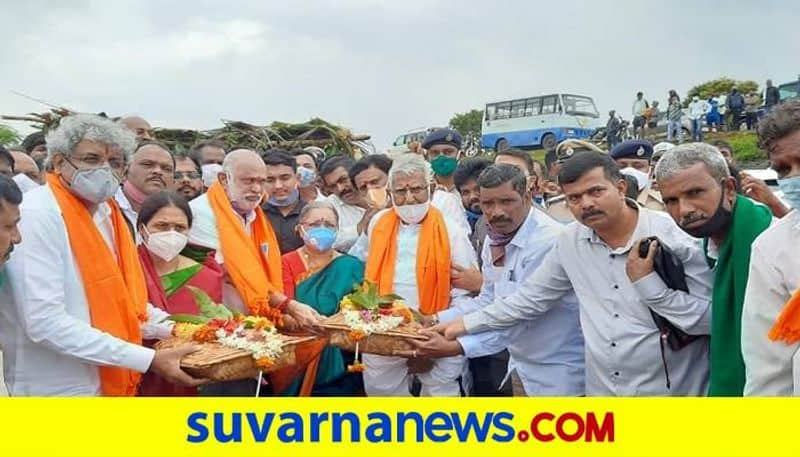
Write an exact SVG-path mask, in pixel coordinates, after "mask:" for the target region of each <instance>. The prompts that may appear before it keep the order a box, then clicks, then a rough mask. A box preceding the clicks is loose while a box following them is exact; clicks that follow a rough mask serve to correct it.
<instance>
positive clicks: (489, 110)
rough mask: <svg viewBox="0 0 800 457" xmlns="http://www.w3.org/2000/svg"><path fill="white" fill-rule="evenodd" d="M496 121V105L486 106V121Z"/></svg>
mask: <svg viewBox="0 0 800 457" xmlns="http://www.w3.org/2000/svg"><path fill="white" fill-rule="evenodd" d="M495 119H497V105H486V120H487V121H493V120H495Z"/></svg>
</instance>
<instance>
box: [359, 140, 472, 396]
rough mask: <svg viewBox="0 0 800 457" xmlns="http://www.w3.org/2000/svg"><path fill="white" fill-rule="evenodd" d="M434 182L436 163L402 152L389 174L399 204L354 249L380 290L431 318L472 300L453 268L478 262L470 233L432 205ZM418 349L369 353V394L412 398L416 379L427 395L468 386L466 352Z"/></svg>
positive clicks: (373, 223)
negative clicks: (427, 354)
mask: <svg viewBox="0 0 800 457" xmlns="http://www.w3.org/2000/svg"><path fill="white" fill-rule="evenodd" d="M434 186H435V183H434V180H433V172H432V170H431V166H430V164H429V163H427V162H426V161H425V160H424V159H423V158H422V157H420V156H419V155H416V154H403V155H401V156H400V157H398V158H396V159H395V160H394V162H393V163H392V167H391V169H390V170H389V175H388V191H389V195H390V196H391V200H392V207H391V208H387V209H383V210H381V211H380V212H378V213H377V214H376V215H375V216H374V217H373V218H372V220H371V221H370V223H369V227H368V228H367V231H366V233H365V234H364V235H362V236H361V237H359V239H358V241H357V242H356V245H355V246H354V247H353V249H351V251H350V252H351V254H352V253H357V255H356V256H357V257H361V258H362V259H363V260H366V270H365V274H364V278H365V279H366V280H367V281H370V282H374V283H377V285H378V289H379V290H380V293H382V294H387V293H390V292H393V293H396V294H398V295H400V296H401V297H403V298H404V300H405V302H406V304H407V305H408V306H409V307H410V308H412V309H414V310H416V311H419V312H420V313H422V314H423V315H425V316H429V317H430V318H432V317H433V316H434V315H435V314H436V313H437V312H439V311H443V310H445V309H450V308H458V307H460V306H462V305H463V304H465V303H466V302H468V301H469V295H468V291H466V290H463V289H459V288H456V287H454V286H452V284H451V268H452V267H455V266H460V267H470V266H472V265H475V264H476V263H477V259H476V257H475V251H474V250H473V249H472V244H471V243H470V241H469V238H468V236H467V233H466V232H465V231H464V230H462V229H461V228H460V227H459V226H458V225H457V224H456V223H454V222H452V221H451V219H450V214H448V213H445V212H444V211H441V210H440V209H437V208H436V207H435V204H433V203H432V200H433V198H432V195H433V189H434ZM459 206H460V203H459ZM461 215H462V216H463V210H462V211H461ZM416 355H417V354H416V352H413V351H412V352H411V353H410V354H408V355H407V356H406V357H408V358H403V357H386V356H380V355H372V354H365V355H364V357H363V361H364V364H365V365H366V369H365V370H364V389H365V391H366V393H367V395H370V396H409V395H410V390H409V386H410V384H411V382H412V380H413V378H414V377H416V378H417V380H419V382H420V384H421V390H420V395H422V396H458V395H460V394H462V393H463V392H465V391H467V390H468V386H464V385H461V384H460V382H459V381H460V380H461V376H462V374H464V373H465V372H466V359H465V358H464V356H462V355H455V356H452V357H443V358H439V359H436V360H430V359H427V358H422V357H416Z"/></svg>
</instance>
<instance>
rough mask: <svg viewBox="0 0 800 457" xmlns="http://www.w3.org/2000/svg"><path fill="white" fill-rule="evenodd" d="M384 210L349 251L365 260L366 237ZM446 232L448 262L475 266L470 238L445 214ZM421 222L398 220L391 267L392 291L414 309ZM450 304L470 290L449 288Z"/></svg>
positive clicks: (416, 305)
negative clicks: (393, 265)
mask: <svg viewBox="0 0 800 457" xmlns="http://www.w3.org/2000/svg"><path fill="white" fill-rule="evenodd" d="M387 211H394V210H393V209H391V208H390V209H384V210H381V211H379V212H378V213H377V214H375V217H373V218H372V220H371V221H370V222H369V228H368V229H367V235H366V236H361V237H359V238H358V241H357V242H356V244H355V245H353V248H352V249H351V250H350V254H351V255H353V256H355V257H358V258H359V259H361V260H362V261H364V262H366V260H367V257H368V256H369V244H370V243H369V237H370V236H371V235H372V230H373V229H374V228H375V224H376V223H377V221H378V220H380V218H381V217H383V215H384V214H386V212H387ZM444 221H445V225H446V227H447V235H448V238H449V240H450V256H451V263H452V264H455V265H460V266H463V267H470V266H477V264H478V259H477V257H476V256H475V250H474V249H473V247H472V243H470V241H469V237H467V236H466V234H465V233H464V231H463V230H460V229H459V228H458V226H457V225H456V224H455V223H454V222H452V221H451V220H450V219H449V218H448V217H447V216H444ZM419 229H420V224H414V225H408V224H404V223H401V224H400V229H399V230H398V233H397V263H396V264H395V268H394V293H396V294H397V295H400V296H401V297H403V298H404V299H405V302H406V304H408V306H409V307H410V308H413V309H415V310H418V309H419V292H418V290H417V246H418V244H419ZM450 296H451V299H452V301H451V304H450V306H451V307H453V306H456V307H458V306H464V305H465V303H466V302H468V301H469V292H467V291H466V290H462V289H455V288H454V289H452V290H451V293H450Z"/></svg>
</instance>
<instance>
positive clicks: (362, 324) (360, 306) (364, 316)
mask: <svg viewBox="0 0 800 457" xmlns="http://www.w3.org/2000/svg"><path fill="white" fill-rule="evenodd" d="M376 292H377V287H376V285H375V284H371V283H369V282H365V283H364V284H363V285H362V286H361V287H360V288H357V289H356V290H355V291H354V292H353V293H351V294H349V295H346V296H345V297H344V298H342V300H341V302H340V303H339V307H340V310H341V314H342V316H343V317H344V323H345V325H346V326H347V327H348V328H350V332H349V333H348V334H347V337H348V338H349V339H350V340H351V341H354V342H355V343H356V345H355V346H356V348H355V358H354V362H353V364H351V365H348V366H347V371H348V372H349V373H361V372H363V371H364V368H365V367H364V364H363V363H362V362H361V360H360V359H359V352H360V351H359V349H360V342H361V340H363V339H365V338H367V337H368V336H370V335H372V334H373V333H381V332H386V331H389V330H393V329H395V328H397V327H399V326H400V325H402V324H403V323H408V322H412V321H413V320H414V315H413V313H412V312H411V310H410V309H409V308H408V307H407V306H406V304H405V303H404V302H403V300H402V298H400V297H398V296H396V295H389V296H385V297H379V296H378V295H377V293H376ZM370 294H371V295H370ZM357 295H358V296H357ZM365 302H367V303H365Z"/></svg>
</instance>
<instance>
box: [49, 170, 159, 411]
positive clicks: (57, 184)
mask: <svg viewBox="0 0 800 457" xmlns="http://www.w3.org/2000/svg"><path fill="white" fill-rule="evenodd" d="M47 184H48V185H49V186H50V189H51V191H52V192H53V195H54V196H55V199H56V202H57V203H58V206H59V208H60V209H61V215H62V217H63V218H64V225H65V226H66V228H67V236H68V237H69V245H70V249H71V250H72V255H73V257H74V258H75V263H77V265H78V271H79V272H80V275H81V281H82V283H83V289H84V291H85V293H86V302H87V303H88V304H89V315H90V318H91V323H92V327H94V328H96V329H98V330H101V331H103V332H106V333H108V334H110V335H113V336H115V337H117V338H120V339H122V340H125V341H127V342H129V343H132V344H139V345H140V344H142V331H141V327H140V325H141V324H142V322H144V321H145V320H147V287H146V286H145V280H144V274H143V273H142V268H141V265H140V264H139V256H138V255H137V252H136V245H135V244H134V242H133V238H132V237H131V234H130V232H129V231H128V226H127V224H126V222H125V217H124V216H123V215H122V211H120V209H119V207H118V206H117V204H116V202H115V201H114V200H113V199H110V200H108V201H107V202H106V203H107V204H108V205H109V206H110V207H111V223H112V226H113V230H114V243H115V246H116V253H117V258H115V257H114V254H113V253H112V252H111V251H110V250H109V248H108V245H107V244H106V241H105V239H103V236H102V235H101V234H100V231H99V230H98V229H97V227H96V226H95V224H94V221H93V219H92V215H91V214H89V210H88V209H87V208H86V205H85V204H84V203H83V202H82V201H81V200H80V199H79V198H78V197H76V196H75V195H74V194H73V193H72V192H70V191H69V189H68V188H67V187H66V186H65V185H64V184H63V183H62V182H61V179H60V178H59V177H58V176H56V175H55V174H48V175H47ZM98 370H99V373H100V387H101V390H102V392H103V395H107V396H131V395H135V394H136V388H137V385H138V384H139V380H140V379H141V374H139V373H137V372H136V371H133V370H129V369H127V368H120V367H105V366H103V367H99V368H98Z"/></svg>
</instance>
